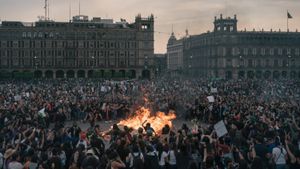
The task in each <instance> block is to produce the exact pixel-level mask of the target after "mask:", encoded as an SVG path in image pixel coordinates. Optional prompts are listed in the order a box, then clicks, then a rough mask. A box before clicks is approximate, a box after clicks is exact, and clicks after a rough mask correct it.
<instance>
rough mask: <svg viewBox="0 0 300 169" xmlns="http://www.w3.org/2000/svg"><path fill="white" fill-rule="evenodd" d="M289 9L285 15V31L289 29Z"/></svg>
mask: <svg viewBox="0 0 300 169" xmlns="http://www.w3.org/2000/svg"><path fill="white" fill-rule="evenodd" d="M288 13H289V11H288V10H287V16H286V31H287V32H288V31H289V16H288Z"/></svg>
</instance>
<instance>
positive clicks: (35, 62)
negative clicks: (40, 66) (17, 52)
mask: <svg viewBox="0 0 300 169" xmlns="http://www.w3.org/2000/svg"><path fill="white" fill-rule="evenodd" d="M33 59H34V66H35V70H37V61H36V60H37V56H36V55H35V56H34V57H33Z"/></svg>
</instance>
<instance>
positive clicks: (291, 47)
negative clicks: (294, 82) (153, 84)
mask: <svg viewBox="0 0 300 169" xmlns="http://www.w3.org/2000/svg"><path fill="white" fill-rule="evenodd" d="M237 22H238V21H237V17H236V16H234V17H233V18H230V17H227V18H223V16H222V15H220V18H217V17H215V21H214V30H213V31H212V32H207V33H203V34H200V35H193V36H190V37H188V38H183V39H181V40H183V47H182V48H183V49H182V50H183V68H184V70H185V71H186V72H188V73H189V74H190V75H193V76H201V77H220V78H300V33H299V32H298V31H296V32H290V31H285V32H283V31H280V30H279V31H274V30H270V31H265V30H260V31H255V30H253V31H246V30H242V31H238V29H237ZM177 41H179V40H177Z"/></svg>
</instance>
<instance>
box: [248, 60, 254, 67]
mask: <svg viewBox="0 0 300 169" xmlns="http://www.w3.org/2000/svg"><path fill="white" fill-rule="evenodd" d="M252 66H253V61H252V59H248V67H252Z"/></svg>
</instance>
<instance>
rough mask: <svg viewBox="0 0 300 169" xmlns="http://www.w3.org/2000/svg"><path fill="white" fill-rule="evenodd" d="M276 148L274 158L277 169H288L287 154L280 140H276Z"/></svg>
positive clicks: (273, 152)
mask: <svg viewBox="0 0 300 169" xmlns="http://www.w3.org/2000/svg"><path fill="white" fill-rule="evenodd" d="M275 145H276V147H274V148H273V150H272V157H273V160H274V163H275V169H286V160H287V152H286V150H285V148H284V147H283V146H282V144H281V142H280V138H279V137H277V138H276V140H275Z"/></svg>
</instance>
